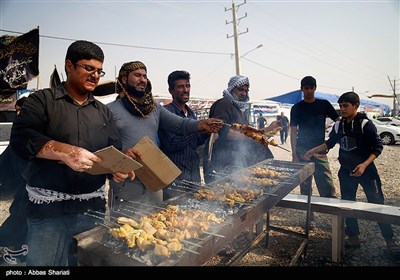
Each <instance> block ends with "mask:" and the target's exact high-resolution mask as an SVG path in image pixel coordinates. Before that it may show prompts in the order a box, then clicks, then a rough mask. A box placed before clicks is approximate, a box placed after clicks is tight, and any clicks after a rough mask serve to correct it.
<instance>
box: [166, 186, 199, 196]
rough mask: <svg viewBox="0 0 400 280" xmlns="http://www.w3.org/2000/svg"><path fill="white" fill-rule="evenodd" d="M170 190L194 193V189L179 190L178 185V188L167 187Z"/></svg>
mask: <svg viewBox="0 0 400 280" xmlns="http://www.w3.org/2000/svg"><path fill="white" fill-rule="evenodd" d="M169 189H170V190H173V191H177V192H182V193H192V194H194V193H196V191H190V190H187V191H184V190H180V189H179V187H178V188H171V187H170V188H169Z"/></svg>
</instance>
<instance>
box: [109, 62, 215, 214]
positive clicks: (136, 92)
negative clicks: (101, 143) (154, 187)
mask: <svg viewBox="0 0 400 280" xmlns="http://www.w3.org/2000/svg"><path fill="white" fill-rule="evenodd" d="M117 83H118V92H119V98H117V100H115V101H113V102H111V103H109V104H108V105H107V106H108V107H109V108H110V109H111V112H112V113H113V116H114V120H115V122H116V124H117V128H118V132H119V134H120V136H121V141H122V149H123V151H124V152H125V153H126V154H127V155H129V156H131V157H132V158H134V159H137V157H138V156H140V155H139V154H138V153H137V152H136V151H135V150H134V149H133V148H132V147H133V146H134V145H135V144H136V143H138V142H139V141H140V140H141V139H142V138H143V137H144V136H146V135H147V136H148V137H149V138H150V139H151V140H152V141H153V142H154V143H157V140H156V139H157V132H158V129H159V128H161V129H164V130H166V131H173V132H175V133H177V134H189V133H193V132H205V133H211V132H218V130H219V129H220V128H221V127H222V123H221V120H218V119H206V120H193V119H190V118H181V117H179V116H177V115H175V114H174V113H171V112H170V111H168V110H167V109H165V108H164V107H163V106H161V105H160V104H156V103H155V102H154V99H153V96H152V93H151V86H150V81H149V79H148V78H147V67H146V66H145V65H144V64H143V63H142V62H141V61H132V62H127V63H124V64H123V65H122V67H121V69H120V71H119V75H118V80H117ZM110 187H111V190H110V194H111V195H110V200H109V203H110V206H111V207H112V208H115V207H117V206H118V204H120V203H121V199H122V200H124V201H134V200H140V201H142V202H143V201H145V202H147V203H158V202H161V201H162V199H163V191H162V190H160V191H158V192H152V191H149V190H147V189H146V187H145V186H144V185H143V183H142V182H141V181H140V179H138V178H136V179H135V180H134V181H133V182H132V181H125V182H122V183H115V182H112V181H110Z"/></svg>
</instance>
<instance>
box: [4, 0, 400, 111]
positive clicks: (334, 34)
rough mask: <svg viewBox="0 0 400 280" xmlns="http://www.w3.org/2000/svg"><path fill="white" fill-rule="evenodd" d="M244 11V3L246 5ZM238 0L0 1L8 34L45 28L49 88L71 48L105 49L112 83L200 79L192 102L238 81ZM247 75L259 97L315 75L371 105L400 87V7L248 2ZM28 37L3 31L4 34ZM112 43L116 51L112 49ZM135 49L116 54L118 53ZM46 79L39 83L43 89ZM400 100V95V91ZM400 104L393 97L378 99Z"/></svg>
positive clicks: (242, 27)
mask: <svg viewBox="0 0 400 280" xmlns="http://www.w3.org/2000/svg"><path fill="white" fill-rule="evenodd" d="M235 3H236V4H237V5H239V4H242V3H243V1H238V0H236V1H235ZM231 6H232V1H54V0H49V1H40V0H35V1H33V0H31V1H17V0H14V1H7V0H2V1H1V2H0V29H2V30H9V31H15V32H22V33H26V32H28V31H30V30H31V29H33V28H35V27H37V26H39V28H40V35H42V36H50V37H59V38H63V39H54V38H48V37H41V38H40V47H39V49H40V54H39V60H40V65H39V70H40V78H39V87H47V86H48V85H49V77H50V75H51V73H52V71H53V68H54V65H57V69H58V70H59V72H60V73H62V74H63V76H64V79H65V74H64V69H63V68H64V59H65V53H66V50H67V48H68V46H69V45H70V44H71V43H72V42H73V41H74V40H76V39H84V40H89V41H94V42H98V44H99V45H100V46H101V47H102V49H103V50H104V53H105V56H106V57H105V62H104V70H105V72H106V76H105V77H104V78H102V80H103V81H104V80H113V79H114V76H115V75H116V73H117V72H118V70H119V68H120V66H121V65H122V63H124V62H127V61H133V60H140V61H142V62H144V63H145V64H146V66H147V69H148V77H149V79H150V80H151V81H152V85H153V93H154V94H157V95H169V93H168V90H167V76H168V74H169V73H170V72H172V71H174V70H187V71H189V72H190V73H191V76H192V79H191V84H192V90H191V95H192V96H196V97H213V98H219V97H221V96H222V91H223V90H224V89H225V88H226V87H227V83H228V80H229V78H230V77H231V76H233V75H235V73H236V72H235V59H234V57H233V56H232V55H231V54H232V53H234V41H233V38H227V35H228V36H232V35H233V25H232V24H226V21H228V22H230V21H232V12H231V11H230V10H228V11H225V8H227V9H230V8H231ZM245 13H247V17H245V18H243V19H241V20H240V22H239V32H245V31H246V30H247V28H248V30H249V32H247V33H244V34H242V35H240V36H239V49H240V53H241V54H245V53H246V52H248V51H251V50H253V49H255V48H256V47H257V46H258V45H260V44H263V47H261V48H258V49H255V50H253V51H251V52H250V53H248V54H247V55H246V56H245V57H244V58H242V59H241V61H240V62H241V74H242V75H245V76H248V77H249V79H250V84H251V85H250V97H251V99H253V100H254V99H263V98H268V97H273V96H276V95H280V94H283V93H286V92H289V91H292V90H296V89H298V88H299V84H300V80H301V78H303V77H304V76H306V75H312V76H314V77H315V78H316V79H317V83H318V90H319V91H322V92H327V93H335V94H341V93H343V92H346V91H349V90H352V88H353V87H354V89H355V91H356V92H358V93H360V96H361V97H362V98H364V99H367V95H370V94H372V93H383V94H388V95H389V94H392V90H391V87H390V83H389V81H388V76H389V77H390V79H391V80H393V79H397V82H396V87H397V88H398V89H400V80H399V79H400V66H399V65H400V57H399V56H400V44H399V37H400V4H399V1H251V0H249V1H247V3H246V4H243V5H241V6H240V7H239V10H238V13H237V16H238V17H243V16H244V15H245ZM6 34H9V35H18V34H14V33H11V32H4V31H0V36H2V35H6ZM103 43H107V44H103ZM108 44H116V45H125V46H116V45H108ZM36 84H37V81H36V80H35V81H33V82H31V83H30V84H29V86H30V87H36ZM397 93H400V90H398V91H397ZM372 100H373V101H377V102H382V103H386V104H389V105H392V104H393V101H392V100H391V99H380V98H376V99H372Z"/></svg>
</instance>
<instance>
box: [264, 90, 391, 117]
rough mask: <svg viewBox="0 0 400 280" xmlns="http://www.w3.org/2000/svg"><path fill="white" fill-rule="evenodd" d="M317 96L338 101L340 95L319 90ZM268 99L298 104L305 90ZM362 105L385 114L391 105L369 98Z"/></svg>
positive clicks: (362, 101)
mask: <svg viewBox="0 0 400 280" xmlns="http://www.w3.org/2000/svg"><path fill="white" fill-rule="evenodd" d="M315 97H316V98H319V99H326V100H328V101H329V102H331V103H337V101H338V99H339V97H340V95H337V94H330V93H323V92H319V91H316V92H315ZM266 100H273V101H276V102H280V103H285V104H292V105H293V104H296V103H297V102H299V101H301V100H303V92H302V91H301V90H300V89H299V90H295V91H291V92H288V93H285V94H282V95H278V96H275V97H271V98H266ZM360 105H361V106H366V107H377V108H380V109H382V110H383V111H384V112H385V114H387V113H389V112H390V106H388V105H386V104H382V103H378V102H374V101H369V100H363V99H361V104H360Z"/></svg>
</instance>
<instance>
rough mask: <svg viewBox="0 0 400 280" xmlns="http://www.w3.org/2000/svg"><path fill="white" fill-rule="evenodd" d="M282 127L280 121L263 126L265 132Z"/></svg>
mask: <svg viewBox="0 0 400 280" xmlns="http://www.w3.org/2000/svg"><path fill="white" fill-rule="evenodd" d="M278 127H282V126H281V122H280V121H273V122H272V123H271V124H270V125H269V126H267V127H265V128H263V129H262V130H264V132H270V131H273V130H274V129H276V128H278Z"/></svg>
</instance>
